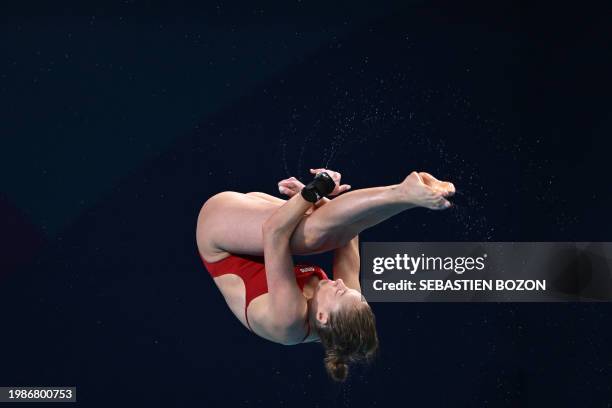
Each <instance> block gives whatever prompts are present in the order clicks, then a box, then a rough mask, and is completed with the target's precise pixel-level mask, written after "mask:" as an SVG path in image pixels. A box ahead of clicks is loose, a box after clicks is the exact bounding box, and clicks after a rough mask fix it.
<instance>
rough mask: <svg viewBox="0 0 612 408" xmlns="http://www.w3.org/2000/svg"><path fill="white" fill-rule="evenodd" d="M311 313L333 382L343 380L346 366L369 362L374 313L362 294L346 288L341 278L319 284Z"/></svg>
mask: <svg viewBox="0 0 612 408" xmlns="http://www.w3.org/2000/svg"><path fill="white" fill-rule="evenodd" d="M311 313H313V314H314V320H315V326H316V328H317V331H318V334H319V338H320V339H321V343H322V344H323V347H324V348H325V368H326V369H327V372H328V373H329V375H330V376H331V377H332V378H333V379H334V380H336V381H344V380H345V379H346V377H347V375H348V364H349V363H352V362H359V361H368V360H370V359H371V358H372V357H373V356H374V355H375V353H376V351H377V349H378V336H377V334H376V321H375V318H374V313H372V309H371V308H370V305H368V303H367V302H366V301H365V298H364V297H363V296H362V295H361V293H360V292H359V291H357V290H355V289H349V288H348V287H347V286H346V285H345V284H344V282H343V281H342V279H337V280H335V281H333V280H321V281H320V282H319V285H318V286H317V289H316V291H315V294H314V297H313V299H312V304H311Z"/></svg>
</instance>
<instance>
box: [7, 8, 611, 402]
mask: <svg viewBox="0 0 612 408" xmlns="http://www.w3.org/2000/svg"><path fill="white" fill-rule="evenodd" d="M81 3H82V2H72V3H71V2H66V3H64V4H63V5H62V4H57V3H55V4H53V5H51V4H50V3H49V4H47V3H41V4H31V3H28V4H25V3H24V4H21V5H17V6H9V5H6V4H3V5H2V13H0V15H1V17H0V21H1V26H0V29H1V35H0V47H1V48H0V49H1V51H2V59H1V65H0V95H1V98H0V104H1V105H0V112H2V113H1V115H2V116H1V120H0V134H1V135H2V138H1V145H0V161H1V163H0V170H1V173H2V174H1V175H0V177H1V179H0V180H1V184H0V190H1V194H0V210H1V211H0V239H1V240H2V242H1V243H2V248H3V251H2V257H1V258H2V259H1V260H0V316H1V322H2V332H1V336H2V343H0V345H1V347H2V351H3V353H2V360H1V363H0V384H1V385H76V386H77V387H78V399H79V401H80V404H81V405H83V406H100V407H107V406H118V405H119V404H118V403H117V402H116V401H118V400H121V401H125V404H123V405H125V406H128V405H129V406H164V407H167V406H206V407H210V406H262V407H270V406H291V407H313V406H314V407H316V406H319V407H326V406H351V407H352V406H362V407H372V406H383V407H384V406H394V405H396V406H405V405H415V406H461V407H467V406H478V407H481V406H496V407H497V406H509V407H515V406H534V407H541V406H553V405H555V406H572V407H573V406H589V407H591V406H592V407H605V406H608V405H609V404H610V403H611V402H612V375H611V374H610V370H611V368H612V350H611V348H610V344H611V341H612V330H611V329H610V311H611V308H610V305H609V304H604V303H599V304H595V303H592V304H583V303H569V304H374V305H373V308H374V310H375V313H376V315H377V319H378V326H379V334H380V341H381V355H380V358H379V359H378V360H377V361H376V362H375V363H374V364H373V365H372V366H370V367H367V368H362V369H355V371H354V375H353V376H352V377H351V378H350V380H349V381H348V383H347V384H346V385H343V386H338V385H334V384H332V383H331V382H330V381H329V380H328V379H327V377H326V374H325V372H324V369H323V364H322V351H321V350H320V347H319V346H318V345H316V344H311V345H303V346H297V347H281V346H278V345H275V344H272V343H269V342H266V341H264V340H262V339H259V338H257V337H255V336H253V335H250V334H249V333H248V332H247V331H246V330H244V328H243V327H242V326H241V325H240V324H239V323H238V321H237V320H236V319H235V318H233V317H232V316H231V314H230V312H229V310H228V309H227V307H226V306H225V304H224V302H223V299H222V297H221V296H220V294H219V293H218V291H217V290H216V288H215V287H214V285H213V283H212V281H211V279H210V277H209V276H208V274H207V273H206V271H205V269H204V268H203V266H202V265H201V263H200V260H199V258H198V255H197V251H196V245H195V235H194V234H195V222H196V217H197V214H198V211H199V209H200V207H201V205H202V203H203V202H204V201H205V200H206V198H208V197H209V196H211V195H212V194H214V193H216V192H219V191H222V190H236V191H242V192H247V191H255V190H258V191H264V192H268V193H272V194H275V193H276V191H275V187H276V182H277V181H278V180H280V179H281V178H285V177H288V176H291V175H293V176H296V177H298V178H302V179H303V180H307V179H308V176H307V169H308V168H309V167H318V166H324V165H325V166H329V167H330V168H333V169H337V170H340V171H342V173H343V175H344V178H345V180H346V182H348V183H350V184H352V185H353V187H354V188H362V187H368V186H373V185H383V184H390V183H397V182H399V181H401V180H402V179H403V177H404V176H405V175H407V174H408V173H409V172H410V171H412V170H414V169H418V170H426V171H429V172H431V173H433V174H434V175H437V176H439V177H440V178H443V179H449V180H451V181H453V182H454V183H455V185H456V186H457V188H458V190H459V192H460V194H458V196H457V199H456V204H457V206H456V207H455V208H454V209H452V210H450V211H447V212H443V213H440V212H428V211H425V210H422V209H418V210H412V211H408V212H406V213H403V214H401V215H399V216H397V217H395V218H393V219H392V220H390V221H388V222H385V223H384V224H381V225H379V226H377V227H375V228H373V229H371V230H368V231H366V232H365V233H363V234H362V237H361V239H362V241H462V240H472V241H485V240H489V241H509V240H516V241H538V240H541V241H564V240H568V241H580V240H583V241H597V240H603V241H606V240H607V241H610V240H611V239H612V231H611V222H610V217H609V208H610V206H611V205H612V193H611V188H610V187H611V186H610V180H609V175H610V171H609V167H608V166H609V163H610V158H609V156H610V147H611V145H612V143H611V142H610V135H611V131H612V109H611V104H610V91H611V86H610V81H609V74H610V72H612V64H611V62H610V59H609V54H610V48H609V47H610V43H611V40H612V36H611V35H610V34H611V33H610V28H609V16H610V7H609V6H606V5H604V4H603V3H602V4H594V3H588V4H586V5H584V4H581V5H578V4H577V3H576V4H574V5H572V6H571V7H570V6H560V5H558V4H555V3H552V2H550V3H548V2H544V3H538V5H531V4H520V3H519V4H517V3H514V4H511V3H510V2H494V5H490V4H488V3H485V2H483V3H479V2H467V3H464V2H460V3H461V5H458V4H455V2H445V1H436V2H424V1H414V2H399V1H398V2H387V3H385V2H376V5H371V4H366V3H365V2H364V3H359V2H346V3H334V4H333V5H331V4H328V3H319V4H314V3H311V2H290V3H289V2H285V3H282V4H281V5H278V4H276V5H272V4H270V3H259V4H257V5H255V4H252V3H251V2H245V3H244V4H236V3H234V4H228V3H224V2H219V3H207V4H198V5H192V4H188V3H185V2H180V3H175V4H174V5H173V6H171V7H170V6H160V5H157V4H154V3H152V2H144V1H125V2H121V3H117V4H111V3H106V4H104V5H99V6H93V5H92V3H88V5H87V6H84V5H82V4H81ZM315 260H316V261H319V262H321V263H322V265H323V266H324V267H326V268H327V269H328V270H329V269H330V259H329V257H317V258H316V259H315Z"/></svg>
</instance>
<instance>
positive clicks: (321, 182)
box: [302, 171, 336, 203]
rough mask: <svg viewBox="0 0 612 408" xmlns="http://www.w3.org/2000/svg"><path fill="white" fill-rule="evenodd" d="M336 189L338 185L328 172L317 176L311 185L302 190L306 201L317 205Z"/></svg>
mask: <svg viewBox="0 0 612 408" xmlns="http://www.w3.org/2000/svg"><path fill="white" fill-rule="evenodd" d="M334 188H336V183H335V182H334V180H333V179H332V178H331V177H330V176H329V174H327V173H326V172H324V171H323V172H321V173H319V174H317V175H316V176H315V178H314V180H312V181H311V182H310V183H308V184H307V185H305V186H304V187H303V188H302V197H304V200H306V201H310V202H311V203H316V202H317V201H319V200H320V199H321V198H323V197H325V196H326V195H328V194H329V193H331V192H332V191H334Z"/></svg>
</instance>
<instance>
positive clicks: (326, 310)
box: [196, 169, 455, 381]
mask: <svg viewBox="0 0 612 408" xmlns="http://www.w3.org/2000/svg"><path fill="white" fill-rule="evenodd" d="M311 173H313V174H316V176H315V178H314V180H313V181H312V182H311V183H309V184H308V185H306V186H304V185H303V184H302V183H301V182H299V181H298V180H297V179H296V178H294V177H291V178H289V179H285V180H282V181H280V182H279V183H278V187H279V191H280V192H281V193H282V194H285V195H287V196H289V197H290V198H289V200H282V199H280V198H277V197H274V196H271V195H268V194H264V193H259V192H253V193H246V194H242V193H237V192H233V191H225V192H222V193H219V194H216V195H214V196H213V197H211V198H210V199H208V200H207V201H206V203H205V204H204V205H203V207H202V209H201V210H200V214H199V216H198V221H197V229H196V241H197V245H198V250H199V254H200V257H201V258H202V261H203V262H204V265H205V266H206V268H207V269H208V271H209V272H210V274H211V275H212V277H213V278H214V281H215V284H216V285H217V287H218V288H219V290H220V291H221V294H222V295H223V297H224V298H225V301H226V302H227V304H228V306H229V308H230V310H231V311H232V312H233V313H234V315H235V316H236V317H237V318H238V320H239V321H240V322H241V323H242V324H243V325H245V326H246V327H247V328H248V329H249V330H251V331H252V332H254V333H255V334H257V335H259V336H261V337H263V338H265V339H268V340H271V341H274V342H277V343H280V344H285V345H291V344H299V343H302V342H312V341H320V342H321V343H322V344H323V347H324V348H325V366H326V369H327V371H328V373H329V374H330V376H331V377H332V378H333V379H334V380H336V381H343V380H344V379H345V378H346V376H347V373H348V363H350V362H357V361H362V360H368V359H370V358H371V357H372V356H373V355H374V353H375V352H376V350H377V348H378V338H377V334H376V326H375V320H374V315H373V313H372V310H371V309H370V306H369V305H368V303H367V302H366V300H365V298H364V297H363V296H362V295H361V289H360V285H359V245H358V234H359V233H360V232H361V231H363V230H365V229H367V228H369V227H371V226H374V225H376V224H378V223H380V222H382V221H384V220H386V219H387V218H389V217H391V216H393V215H395V214H398V213H400V212H402V211H404V210H407V209H410V208H415V207H425V208H429V209H432V210H442V209H446V208H449V207H450V206H451V204H450V202H449V201H448V200H447V198H448V197H450V196H452V195H453V194H454V192H455V187H454V186H453V184H452V183H449V182H442V181H439V180H437V179H436V178H434V177H433V176H432V175H430V174H428V173H424V172H412V173H410V175H409V176H408V177H406V178H405V179H404V181H403V182H401V183H399V184H395V185H390V186H383V187H373V188H365V189H361V190H355V191H351V192H348V193H346V194H342V195H340V196H338V197H336V198H334V199H333V200H329V199H328V198H326V196H337V195H339V194H340V193H343V192H345V191H347V190H349V189H350V186H349V185H342V184H340V178H341V175H340V173H337V172H334V171H330V170H327V169H312V170H311ZM331 250H333V251H334V259H333V277H334V280H331V279H328V277H327V275H326V274H325V272H324V271H323V270H322V269H321V268H320V267H318V266H316V265H312V264H300V265H294V264H293V260H292V254H295V255H308V254H316V253H321V252H326V251H331Z"/></svg>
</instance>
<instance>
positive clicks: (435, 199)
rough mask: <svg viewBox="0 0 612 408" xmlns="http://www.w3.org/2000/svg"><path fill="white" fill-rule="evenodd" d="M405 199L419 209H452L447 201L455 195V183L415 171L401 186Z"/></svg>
mask: <svg viewBox="0 0 612 408" xmlns="http://www.w3.org/2000/svg"><path fill="white" fill-rule="evenodd" d="M398 190H399V191H400V194H401V195H402V198H403V199H406V200H407V201H408V202H410V203H412V204H415V205H417V206H419V207H425V208H429V209H431V210H444V209H446V208H449V207H451V203H450V202H449V201H448V200H447V198H448V197H451V196H452V195H453V194H455V186H454V185H453V183H449V182H446V181H440V180H438V179H436V178H435V177H434V176H432V175H431V174H429V173H425V172H416V171H413V172H412V173H410V174H409V175H408V177H406V179H405V180H404V181H403V182H402V183H401V184H400V185H399V188H398Z"/></svg>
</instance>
